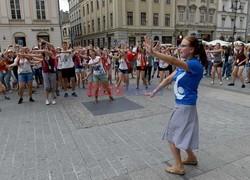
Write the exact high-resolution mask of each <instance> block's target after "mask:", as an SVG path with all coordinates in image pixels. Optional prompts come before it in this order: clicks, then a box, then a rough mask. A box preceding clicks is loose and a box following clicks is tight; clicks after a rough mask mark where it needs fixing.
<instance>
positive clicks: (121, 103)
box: [82, 97, 144, 116]
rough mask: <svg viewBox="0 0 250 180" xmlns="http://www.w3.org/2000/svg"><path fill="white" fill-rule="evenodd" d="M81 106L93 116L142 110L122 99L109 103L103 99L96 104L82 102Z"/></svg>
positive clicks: (139, 106) (138, 106)
mask: <svg viewBox="0 0 250 180" xmlns="http://www.w3.org/2000/svg"><path fill="white" fill-rule="evenodd" d="M82 104H83V105H84V106H85V107H86V108H87V109H88V110H89V111H90V112H91V113H92V115H94V116H99V115H105V114H110V113H118V112H124V111H129V110H136V109H143V108H144V107H143V106H141V105H139V104H136V103H134V102H132V101H130V100H128V99H126V98H124V97H121V98H116V99H115V101H110V100H109V99H105V100H100V101H99V102H98V103H97V104H95V103H94V102H93V101H90V102H82Z"/></svg>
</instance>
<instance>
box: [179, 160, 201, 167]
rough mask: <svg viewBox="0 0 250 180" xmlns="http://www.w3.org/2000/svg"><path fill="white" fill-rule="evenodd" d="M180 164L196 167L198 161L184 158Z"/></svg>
mask: <svg viewBox="0 0 250 180" xmlns="http://www.w3.org/2000/svg"><path fill="white" fill-rule="evenodd" d="M182 164H183V165H193V166H196V165H197V164H198V161H197V159H188V158H184V159H183V160H182Z"/></svg>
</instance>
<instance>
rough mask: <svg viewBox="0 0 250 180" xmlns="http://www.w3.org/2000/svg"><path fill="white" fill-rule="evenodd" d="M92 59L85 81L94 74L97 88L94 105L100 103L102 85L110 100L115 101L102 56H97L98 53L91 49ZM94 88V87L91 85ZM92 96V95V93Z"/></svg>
mask: <svg viewBox="0 0 250 180" xmlns="http://www.w3.org/2000/svg"><path fill="white" fill-rule="evenodd" d="M90 57H91V60H90V61H89V63H88V65H89V72H88V74H87V76H86V77H85V79H84V80H86V79H88V77H89V76H90V75H92V74H93V81H94V88H95V93H94V95H95V101H94V103H95V104H97V103H98V91H99V87H100V86H101V85H102V87H103V89H104V90H106V92H107V93H108V95H109V99H110V100H114V98H113V96H112V94H111V91H110V88H109V83H108V79H107V76H106V74H105V70H104V67H103V64H102V60H101V58H100V56H98V55H97V52H96V51H95V50H94V49H90ZM91 86H92V85H91ZM91 94H92V93H91Z"/></svg>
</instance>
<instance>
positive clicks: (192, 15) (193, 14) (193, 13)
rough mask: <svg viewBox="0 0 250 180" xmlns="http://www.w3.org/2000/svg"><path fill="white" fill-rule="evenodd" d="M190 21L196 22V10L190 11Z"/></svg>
mask: <svg viewBox="0 0 250 180" xmlns="http://www.w3.org/2000/svg"><path fill="white" fill-rule="evenodd" d="M189 20H190V22H195V9H190V14H189Z"/></svg>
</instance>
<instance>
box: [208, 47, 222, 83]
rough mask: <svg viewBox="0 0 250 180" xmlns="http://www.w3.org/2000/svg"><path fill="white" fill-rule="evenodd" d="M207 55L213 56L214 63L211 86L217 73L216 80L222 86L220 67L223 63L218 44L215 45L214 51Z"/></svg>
mask: <svg viewBox="0 0 250 180" xmlns="http://www.w3.org/2000/svg"><path fill="white" fill-rule="evenodd" d="M208 52H209V53H212V54H213V56H214V62H213V66H212V81H211V84H214V79H215V73H217V75H218V78H219V80H220V85H222V84H223V83H222V73H221V71H222V66H223V61H222V52H223V49H222V48H221V45H220V43H217V44H216V45H215V47H214V50H210V51H208Z"/></svg>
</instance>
